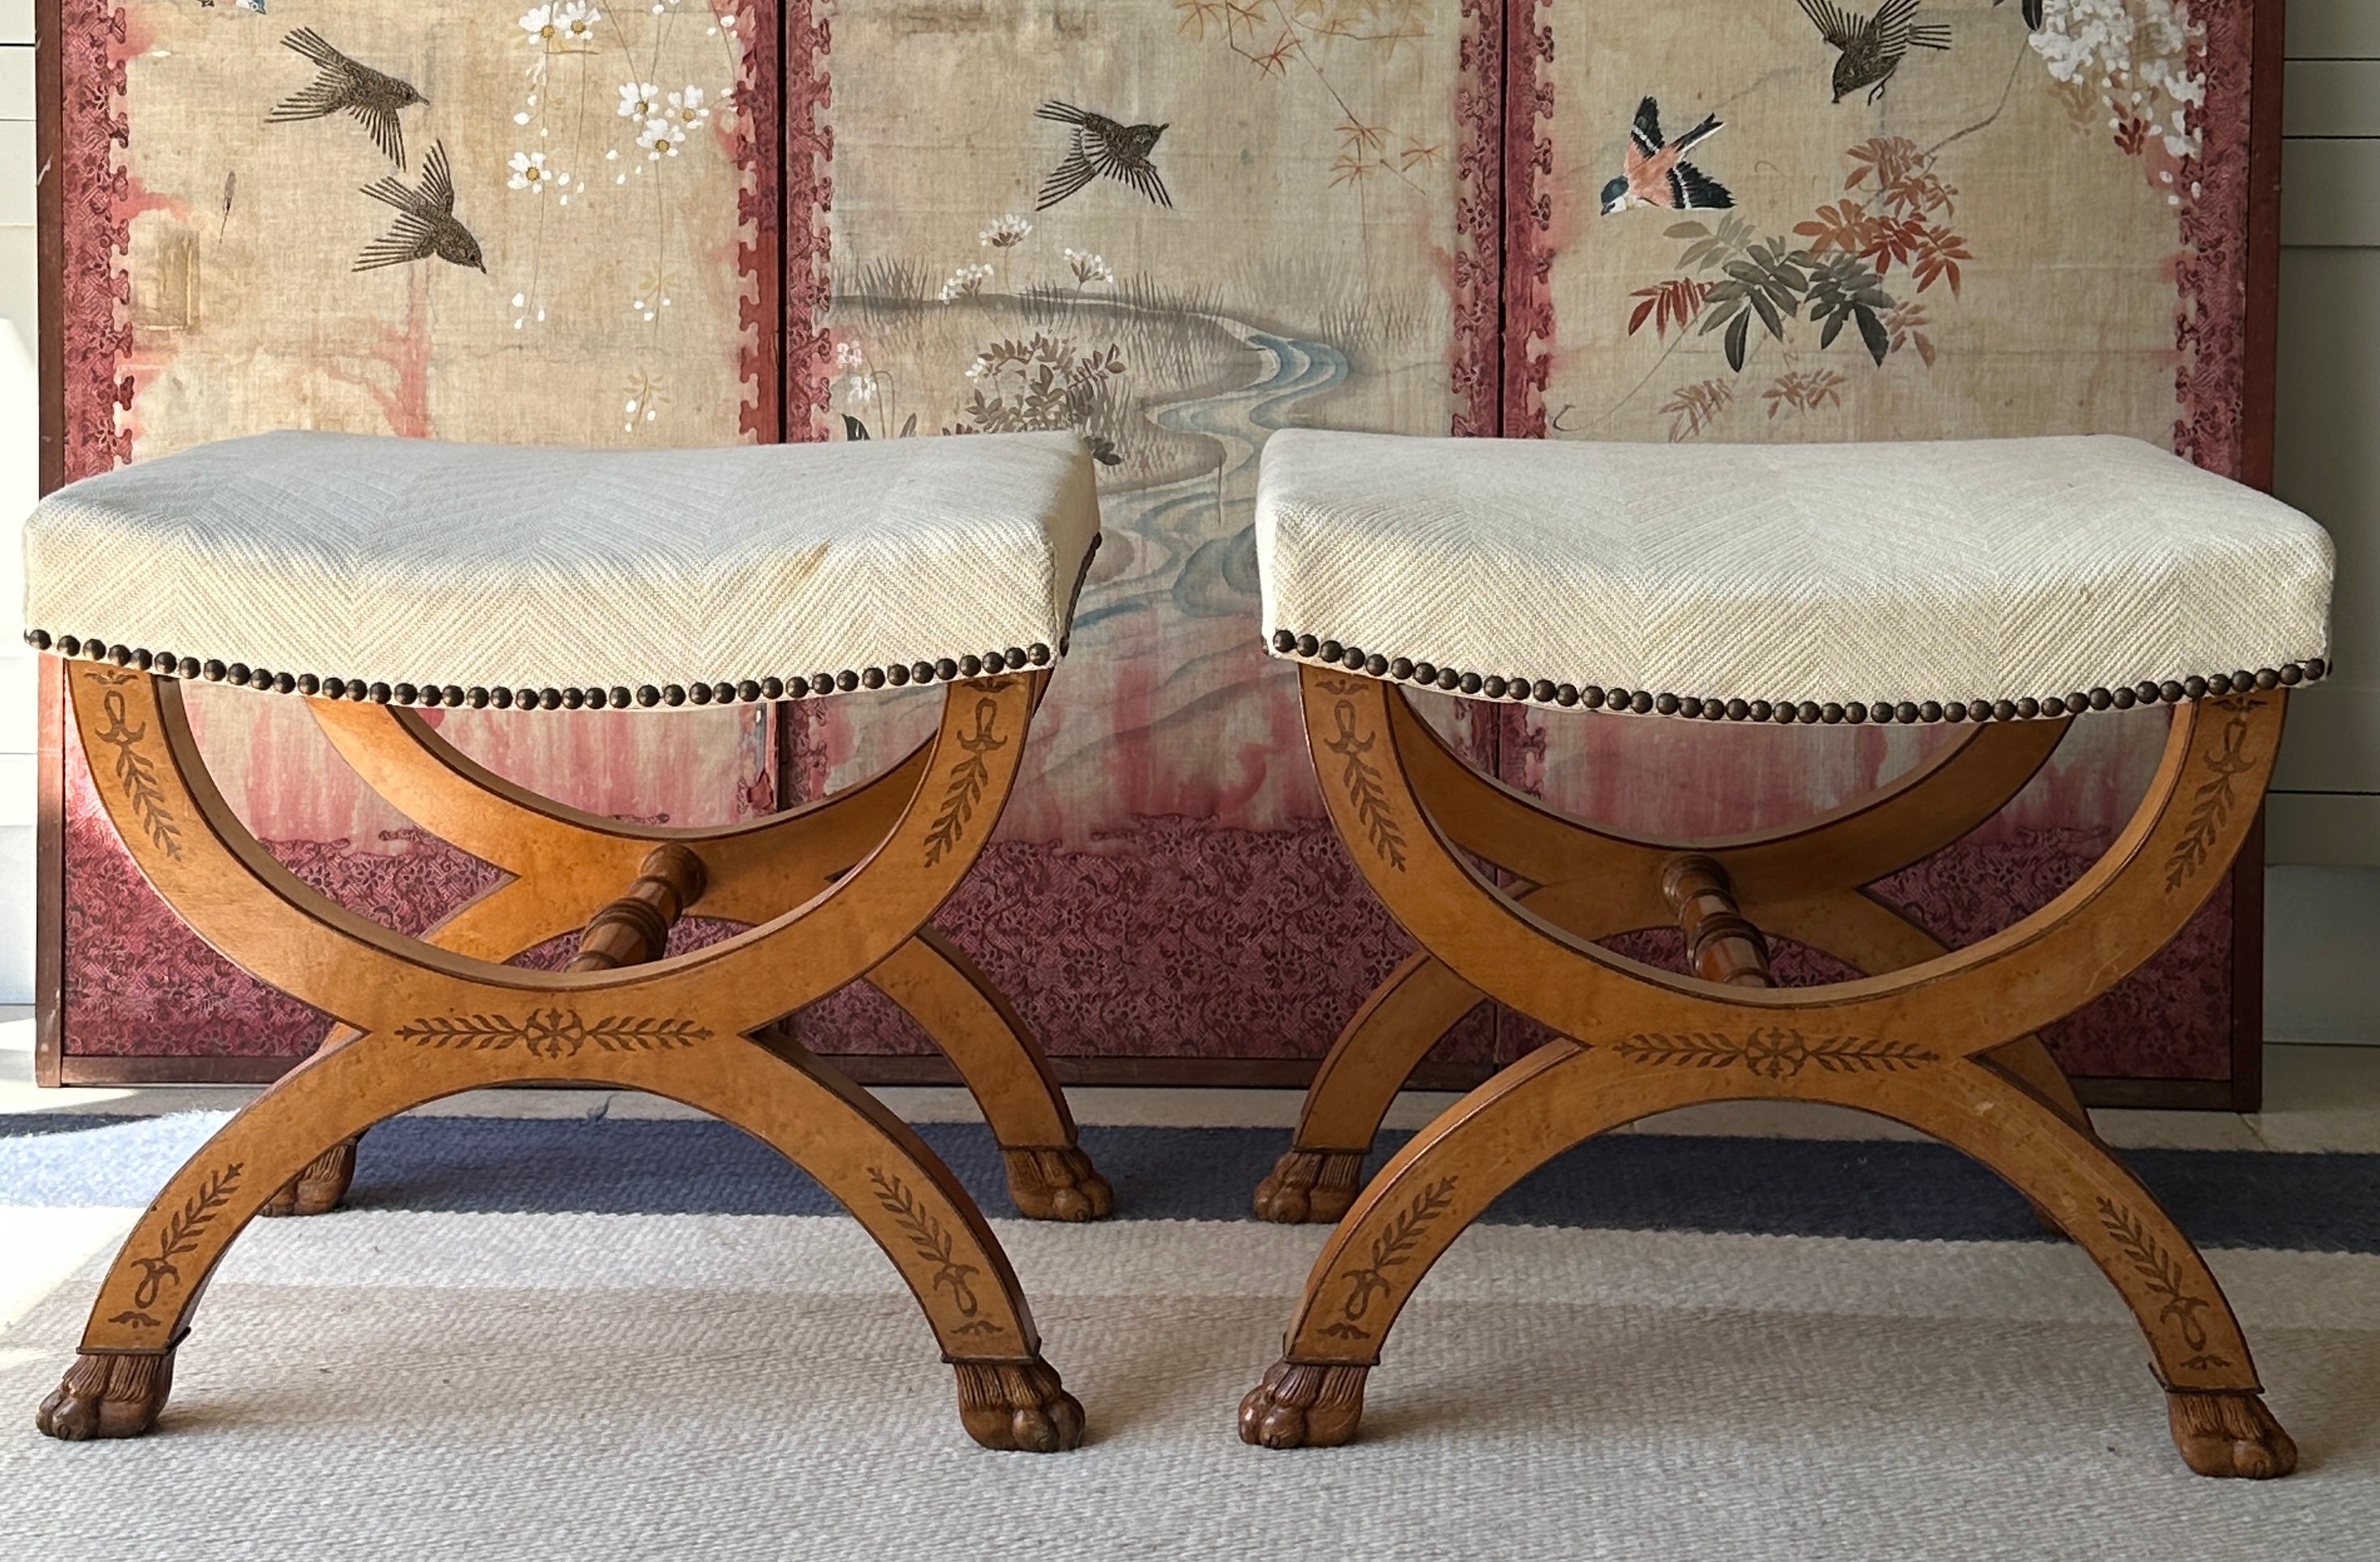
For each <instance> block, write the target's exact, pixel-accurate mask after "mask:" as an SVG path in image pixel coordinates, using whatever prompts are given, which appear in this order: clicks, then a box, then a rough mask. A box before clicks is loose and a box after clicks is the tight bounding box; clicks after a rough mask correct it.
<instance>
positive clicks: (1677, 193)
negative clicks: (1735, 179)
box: [1603, 98, 1735, 217]
mask: <svg viewBox="0 0 2380 1562" xmlns="http://www.w3.org/2000/svg"><path fill="white" fill-rule="evenodd" d="M1719 123H1720V121H1719V117H1718V115H1716V114H1714V115H1711V116H1708V117H1707V118H1706V119H1705V120H1704V121H1703V122H1702V123H1701V124H1699V125H1697V126H1695V127H1694V128H1693V129H1691V130H1688V131H1687V132H1686V133H1685V134H1684V135H1682V136H1680V137H1679V138H1678V139H1677V140H1674V141H1664V140H1661V105H1660V104H1658V103H1657V102H1655V101H1654V100H1653V99H1651V98H1646V99H1645V101H1644V102H1643V103H1640V104H1637V105H1636V123H1635V125H1634V126H1633V128H1631V129H1630V130H1629V132H1628V160H1627V165H1626V167H1627V171H1626V172H1625V173H1623V174H1621V176H1620V177H1617V178H1615V179H1613V180H1612V181H1611V182H1610V183H1609V184H1608V185H1605V186H1604V187H1603V214H1604V215H1605V216H1607V217H1608V216H1609V215H1611V214H1612V213H1614V212H1624V211H1626V210H1627V209H1628V208H1629V207H1631V206H1660V207H1665V208H1667V209H1668V210H1670V211H1672V212H1710V211H1717V210H1719V209H1720V208H1722V207H1728V206H1732V205H1734V204H1735V197H1734V196H1732V195H1730V194H1729V193H1728V190H1727V186H1725V185H1723V184H1721V183H1719V182H1718V180H1717V179H1715V178H1712V177H1710V176H1709V175H1708V174H1706V173H1704V172H1703V171H1702V170H1701V169H1700V168H1697V167H1695V166H1694V165H1693V164H1691V163H1688V162H1687V161H1685V155H1686V153H1688V152H1691V151H1692V150H1694V148H1695V147H1697V146H1700V145H1701V144H1702V143H1703V142H1705V141H1706V140H1710V139H1711V138H1712V137H1713V136H1715V135H1717V134H1718V130H1719Z"/></svg>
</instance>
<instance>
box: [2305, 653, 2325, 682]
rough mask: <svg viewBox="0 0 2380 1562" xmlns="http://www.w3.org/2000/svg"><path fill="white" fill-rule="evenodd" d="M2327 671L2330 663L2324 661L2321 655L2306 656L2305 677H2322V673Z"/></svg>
mask: <svg viewBox="0 0 2380 1562" xmlns="http://www.w3.org/2000/svg"><path fill="white" fill-rule="evenodd" d="M2328 671H2330V664H2329V663H2327V662H2325V661H2324V660H2323V659H2322V658H2321V657H2319V656H2312V657H2308V658H2307V659H2306V664H2305V676H2306V677H2310V678H2318V677H2322V675H2323V674H2325V673H2326V672H2328Z"/></svg>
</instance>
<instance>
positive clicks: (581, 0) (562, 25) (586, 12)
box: [553, 0, 603, 43]
mask: <svg viewBox="0 0 2380 1562" xmlns="http://www.w3.org/2000/svg"><path fill="white" fill-rule="evenodd" d="M602 19H603V13H602V12H601V11H599V10H597V9H596V8H595V7H594V6H589V5H588V4H587V3H586V0H569V4H567V5H565V6H562V7H560V8H559V9H557V10H556V11H555V12H554V13H553V24H554V26H555V27H557V28H559V29H560V30H561V31H562V36H563V39H564V41H565V42H566V43H593V42H595V24H596V23H597V22H599V21H601V20H602Z"/></svg>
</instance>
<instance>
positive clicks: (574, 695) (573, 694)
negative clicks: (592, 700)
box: [562, 689, 587, 711]
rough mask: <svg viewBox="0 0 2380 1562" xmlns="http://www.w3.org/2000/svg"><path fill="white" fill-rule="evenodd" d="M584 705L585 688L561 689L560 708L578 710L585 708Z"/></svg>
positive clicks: (585, 699) (585, 697) (585, 698)
mask: <svg viewBox="0 0 2380 1562" xmlns="http://www.w3.org/2000/svg"><path fill="white" fill-rule="evenodd" d="M586 706H587V691H586V690H585V689H564V690H563V691H562V708H563V709H564V710H565V711H578V710H584V709H586Z"/></svg>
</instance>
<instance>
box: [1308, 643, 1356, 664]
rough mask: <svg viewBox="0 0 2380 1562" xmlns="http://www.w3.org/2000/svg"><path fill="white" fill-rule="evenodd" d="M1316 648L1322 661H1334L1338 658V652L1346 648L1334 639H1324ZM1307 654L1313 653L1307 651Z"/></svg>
mask: <svg viewBox="0 0 2380 1562" xmlns="http://www.w3.org/2000/svg"><path fill="white" fill-rule="evenodd" d="M1346 649H1347V648H1346V647H1345V646H1343V645H1342V644H1340V643H1339V642H1338V641H1335V640H1326V641H1323V642H1322V644H1321V645H1320V646H1319V647H1318V650H1319V652H1320V653H1321V656H1322V659H1323V660H1324V661H1326V662H1336V661H1337V660H1339V654H1340V653H1342V652H1343V651H1345V650H1346ZM1308 654H1309V655H1310V654H1313V653H1308Z"/></svg>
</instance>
